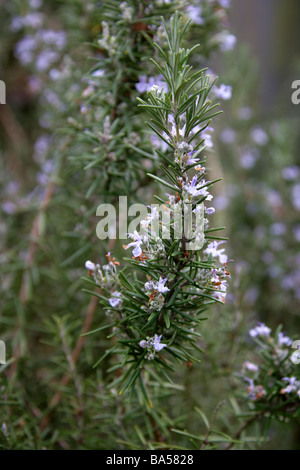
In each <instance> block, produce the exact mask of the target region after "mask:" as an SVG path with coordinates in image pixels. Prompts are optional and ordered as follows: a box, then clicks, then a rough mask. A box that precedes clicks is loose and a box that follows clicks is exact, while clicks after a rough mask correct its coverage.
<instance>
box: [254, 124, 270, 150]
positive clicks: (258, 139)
mask: <svg viewBox="0 0 300 470" xmlns="http://www.w3.org/2000/svg"><path fill="white" fill-rule="evenodd" d="M251 137H252V139H253V140H254V142H255V143H256V144H257V145H261V146H263V145H266V144H267V143H268V141H269V136H268V134H267V133H266V132H265V131H264V130H263V129H262V128H261V127H259V126H256V127H254V128H253V129H252V130H251Z"/></svg>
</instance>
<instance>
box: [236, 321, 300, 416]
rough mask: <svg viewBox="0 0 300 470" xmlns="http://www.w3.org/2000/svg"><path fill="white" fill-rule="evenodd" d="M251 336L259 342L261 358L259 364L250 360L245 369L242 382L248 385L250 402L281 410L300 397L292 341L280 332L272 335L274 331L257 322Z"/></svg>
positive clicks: (299, 382) (299, 381) (299, 380)
mask: <svg viewBox="0 0 300 470" xmlns="http://www.w3.org/2000/svg"><path fill="white" fill-rule="evenodd" d="M249 335H250V337H251V338H253V339H254V340H255V341H256V342H257V345H258V348H259V349H258V352H259V355H260V359H259V364H257V363H256V362H251V361H248V360H247V361H245V362H244V364H243V367H242V377H243V380H244V381H246V382H248V384H249V385H248V386H247V392H248V399H249V400H250V401H251V402H256V401H259V403H260V406H264V407H265V408H266V409H269V410H270V409H273V406H274V409H276V406H277V407H278V410H282V409H284V407H285V406H286V405H289V404H290V403H291V401H293V400H294V401H295V400H296V401H297V399H299V398H300V377H299V375H298V371H297V369H296V367H295V364H296V363H295V361H294V356H293V355H294V354H295V352H294V351H293V349H291V346H292V343H293V341H292V340H291V338H289V337H288V336H287V335H285V334H284V333H283V332H282V331H280V330H277V331H276V333H275V335H274V336H273V335H272V330H271V328H269V327H268V326H266V325H265V324H264V323H258V324H257V325H256V326H255V327H254V328H252V329H251V330H250V331H249ZM287 399H288V400H289V401H287V402H286V400H287ZM297 406H298V405H297Z"/></svg>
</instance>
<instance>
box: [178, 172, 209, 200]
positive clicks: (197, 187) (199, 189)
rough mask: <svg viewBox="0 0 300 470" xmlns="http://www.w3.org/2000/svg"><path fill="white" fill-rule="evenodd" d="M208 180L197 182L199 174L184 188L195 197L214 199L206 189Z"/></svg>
mask: <svg viewBox="0 0 300 470" xmlns="http://www.w3.org/2000/svg"><path fill="white" fill-rule="evenodd" d="M207 184H208V182H207V181H205V180H202V181H201V182H200V183H197V176H194V177H193V179H192V181H190V182H189V183H188V184H185V185H183V189H185V191H186V192H187V193H189V194H191V195H192V196H193V197H197V196H203V197H206V199H207V200H208V201H211V200H212V195H211V194H209V192H208V191H207V189H206V186H207Z"/></svg>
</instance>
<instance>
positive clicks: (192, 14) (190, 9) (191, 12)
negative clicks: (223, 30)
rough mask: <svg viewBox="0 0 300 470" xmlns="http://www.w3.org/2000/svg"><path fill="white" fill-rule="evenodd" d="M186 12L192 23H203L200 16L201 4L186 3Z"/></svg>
mask: <svg viewBox="0 0 300 470" xmlns="http://www.w3.org/2000/svg"><path fill="white" fill-rule="evenodd" d="M186 13H187V15H188V17H189V18H190V19H191V20H192V22H193V23H195V24H198V25H201V24H203V23H204V19H203V18H202V8H201V6H197V7H196V6H194V5H188V6H187V7H186Z"/></svg>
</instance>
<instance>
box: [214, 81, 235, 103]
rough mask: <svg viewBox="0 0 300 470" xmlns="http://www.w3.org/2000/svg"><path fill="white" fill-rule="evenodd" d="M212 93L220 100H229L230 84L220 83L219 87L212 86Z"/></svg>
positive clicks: (230, 93) (230, 94)
mask: <svg viewBox="0 0 300 470" xmlns="http://www.w3.org/2000/svg"><path fill="white" fill-rule="evenodd" d="M213 90H214V93H215V95H216V97H217V98H219V99H221V100H230V98H231V96H232V87H231V86H230V85H224V84H222V85H220V87H219V88H218V87H216V86H215V87H214V89H213Z"/></svg>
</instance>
